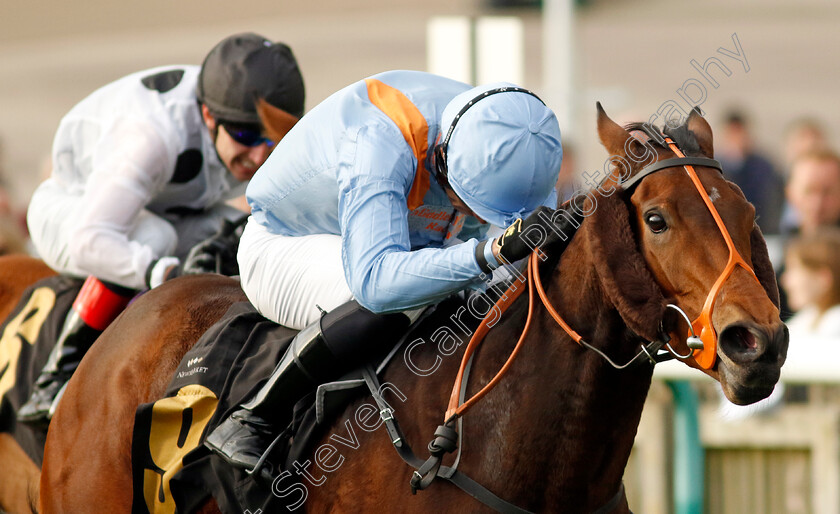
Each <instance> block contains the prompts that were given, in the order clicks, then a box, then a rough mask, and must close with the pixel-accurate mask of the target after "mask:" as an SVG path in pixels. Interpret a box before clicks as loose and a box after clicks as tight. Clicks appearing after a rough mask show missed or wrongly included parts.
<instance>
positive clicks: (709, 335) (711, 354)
mask: <svg viewBox="0 0 840 514" xmlns="http://www.w3.org/2000/svg"><path fill="white" fill-rule="evenodd" d="M665 143H666V144H667V145H668V147H669V148H670V149H671V150H672V151H673V152H674V153H675V154H676V155H677V157H678V158H677V159H667V160H663V161H657V162H656V163H653V164H651V165H649V166H647V167H645V168H644V169H642V170H641V171H639V172H638V173H637V174H636V175H634V176H633V177H632V178H631V179H629V180H627V181H626V182H625V183H623V184H622V187H623V188H624V189H625V190H628V189H630V188H632V187H634V186H635V185H636V184H638V182H640V181H641V179H643V178H644V177H646V176H647V175H649V174H651V173H654V172H656V171H659V170H662V169H666V168H670V167H674V166H682V167H683V168H684V169H685V171H686V173H687V174H688V176H689V178H690V179H691V181H692V183H693V184H694V187H695V188H696V189H697V192H698V193H699V194H700V197H701V198H702V199H703V202H704V203H705V204H706V208H707V209H708V210H709V212H710V213H711V215H712V217H713V218H714V220H715V223H716V224H717V227H718V230H720V233H721V235H722V236H723V239H724V241H725V242H726V246H727V248H728V249H729V259H728V261H727V263H726V266H725V267H724V269H723V271H722V272H721V274H720V276H718V278H717V280H716V281H715V283H714V285H713V286H712V288H711V289H710V290H709V294H708V295H707V296H706V301H705V302H704V304H703V309H702V311H701V312H700V315H699V316H698V317H697V318H696V319H695V320H694V321H693V322H691V327H689V332H688V334H687V335H688V336H692V337H693V336H694V334H695V332H699V335H700V339H701V341H702V342H703V348H701V349H694V350H693V351H692V352H691V353H690V354H687V355H678V354H676V352H674V351H673V348H671V347H670V346H669V345H667V344H666V346H668V348H670V349H671V352H672V353H673V354H674V355H676V356H677V357H678V358H683V359H685V358H688V357H689V356H690V357H693V358H694V361H695V362H696V363H697V365H698V366H700V367H701V368H702V369H711V368H712V367H713V366H714V364H715V361H716V359H717V332H716V331H715V328H714V325H713V324H712V312H713V310H714V306H715V301H716V300H717V297H718V295H719V294H720V289H721V287H722V286H723V284H724V282H726V280H727V279H728V278H729V277H730V276H731V275H732V272H733V271H734V270H735V268H736V267H737V266H741V267H742V268H744V269H745V270H747V272H748V273H749V274H750V275H751V276H752V277H753V278H754V279H755V280H756V282H758V283H759V285H760V284H761V282H760V281H759V280H758V277H756V275H755V272H754V271H753V269H752V267H751V266H750V265H749V264H748V263H747V262H746V260H744V258H743V257H742V256H741V254H740V253H739V252H738V249H737V248H735V243H734V242H733V241H732V236H731V235H730V234H729V231H728V230H727V228H726V225H725V224H724V223H723V219H722V218H721V216H720V213H718V211H717V209H716V208H715V206H714V203H713V202H712V199H711V198H710V197H709V195H708V193H706V189H705V188H704V187H703V183H702V182H700V178H699V177H698V176H697V172H696V171H695V170H694V165H703V166H709V167H713V168H717V169H721V168H720V163H718V162H717V161H715V160H712V159H705V158H691V157H686V156H685V154H684V153H683V152H682V151H681V150H680V148H679V147H678V146H677V145H676V143H675V142H674V141H673V140H672V139H671V138H670V137H667V136H665ZM538 258H539V250H537V251H535V252H534V253H532V254H531V257H530V258H529V259H528V270H527V278H525V277H519V279H518V280H517V281H515V282H514V283H513V284H512V285H511V286H510V288H509V289H508V290H507V292H506V293H505V294H503V295H502V297H501V298H500V299H499V301H498V302H497V303H496V305H495V307H494V309H491V310H490V311H489V313H488V315H487V317H486V318H485V319H484V320H483V321H482V322H481V324H480V325H479V326H478V329H476V332H475V333H474V334H473V336H472V338H471V339H470V342H469V344H468V345H467V348H466V350H465V351H464V356H463V358H462V360H461V367H460V368H459V370H458V374H457V376H456V377H455V384H454V386H453V388H452V394H451V396H450V398H449V406H448V408H447V410H446V415H445V417H444V419H445V420H446V422H449V421H452V420H454V419H455V418H458V417H460V416H462V415H463V414H464V412H466V411H467V410H468V409H469V408H470V407H472V406H473V405H474V404H475V403H476V402H478V400H480V399H481V397H483V396H484V395H485V394H487V393H488V392H489V391H490V390H491V389H492V388H493V387H495V386H496V384H497V383H498V382H499V381H500V380H501V378H502V376H503V375H504V374H505V373H506V372H507V371H508V369H510V365H511V364H512V362H513V360H514V359H515V358H516V355H517V354H518V353H519V350H520V348H521V346H522V343H523V341H524V340H525V336H526V335H527V334H528V331H529V330H530V326H531V319H532V316H533V312H534V290H536V291H537V292H538V294H539V297H540V299H541V300H542V303H543V305H544V306H545V308H546V310H547V311H548V313H549V314H550V315H551V317H552V318H554V320H555V321H556V322H557V324H558V325H560V327H562V328H563V330H564V331H565V332H566V333H567V334H568V335H569V336H570V337H571V338H572V339H573V340H574V341H575V342H576V343H578V344H579V345H581V346H583V347H585V348H588V349H590V350H593V351H595V352H597V353H598V354H599V355H601V356H602V357H604V358H605V359H607V360H608V361H609V363H610V364H612V365H613V367H615V368H619V369H621V368H624V367H626V366H628V365H629V364H631V363H632V362H635V361H636V359H637V357H639V356H640V355H642V354H643V353H644V354H647V356H648V357H649V358H650V359H651V360H652V361H654V358H653V356H652V355H651V354H650V353H649V351H648V349H647V348H646V347H645V346H642V352H640V353H639V354H637V356H636V357H634V358H633V359H632V360H631V361H630V362H628V363H626V364H624V365H620V366H619V365H616V364H615V363H613V362H612V361H611V360H610V359H609V358H608V357H607V356H606V355H604V354H603V353H602V352H601V351H600V350H598V349H597V348H594V347H593V346H591V345H589V344H588V343H587V342H586V341H584V340H583V338H582V337H581V336H580V334H578V333H577V332H575V331H574V330H573V329H572V328H571V327H570V326H569V324H568V323H566V322H565V320H563V317H562V316H560V314H558V312H557V310H556V309H555V308H554V307H553V306H552V305H551V301H550V300H549V298H548V296H547V295H546V293H545V290H544V288H543V285H542V282H541V280H540V276H539V270H538ZM526 282H527V284H528V297H529V303H528V317H527V319H526V322H525V327H524V328H523V330H522V334H521V335H520V337H519V340H518V341H517V343H516V346H515V347H514V349H513V351H512V352H511V354H510V356H509V357H508V359H507V361H506V362H505V364H504V365H503V366H502V368H501V369H500V370H499V372H498V373H497V374H496V376H494V377H493V379H492V380H491V381H490V382H489V383H488V384H487V385H485V386H484V387H483V388H482V389H481V390H480V391H479V392H478V393H476V394H475V395H473V396H472V397H471V398H470V399H469V400H467V401H465V402H463V403H460V393H461V388H462V387H463V384H462V382H463V378H464V372H465V369H466V367H467V363H468V362H469V360H470V358H471V357H472V355H473V354H474V352H475V350H476V349H477V347H478V345H479V344H480V343H481V341H482V340H483V339H484V336H485V335H486V334H487V332H488V331H489V330H490V327H489V325H488V320H490V319H491V314H490V313H494V314H498V315H501V313H503V312H504V311H505V310H506V309H507V308H508V307H509V306H510V305H511V304H512V303H513V301H514V300H516V298H518V297H519V296H520V295H521V294H522V293H523V292H524V291H525V289H524V287H522V286H524V285H525V283H526ZM678 310H679V309H678ZM663 344H664V343H663ZM660 346H661V345H660Z"/></svg>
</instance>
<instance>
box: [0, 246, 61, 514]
mask: <svg viewBox="0 0 840 514" xmlns="http://www.w3.org/2000/svg"><path fill="white" fill-rule="evenodd" d="M55 274H56V272H55V271H53V270H52V269H51V268H49V267H48V266H47V265H46V264H44V262H43V261H41V260H39V259H35V258H33V257H29V256H26V255H4V256H2V257H0V320H5V319H6V318H8V317H9V314H10V313H11V312H12V309H14V307H15V305H17V303H18V301H19V300H20V298H21V295H22V294H23V292H24V291H25V290H26V288H28V287H29V286H31V285H32V284H34V283H35V282H37V281H38V280H41V279H43V278H47V277H50V276H53V275H55ZM7 344H8V347H7ZM19 344H22V343H20V341H18V340H14V341H8V342H4V343H2V344H0V372H2V376H3V378H6V375H7V374H9V375H8V377H9V378H8V379H7V380H9V379H13V377H14V368H15V366H16V362H17V356H18V350H19V348H17V347H16V345H19ZM10 369H11V370H12V371H11V373H10ZM11 386H12V384H10V383H5V381H4V380H0V396H2V394H3V393H4V392H5V390H6V389H7V388H8V387H11ZM3 415H4V416H5V415H10V416H13V415H14V412H5V411H4V412H3ZM9 422H12V423H13V422H14V421H8V420H2V424H3V426H7V425H8V423H9ZM0 466H2V469H3V473H2V474H3V480H0V510H3V511H7V512H13V513H17V512H28V511H29V508H30V505H31V504H33V503H34V501H35V500H37V498H38V483H39V480H40V469H39V468H38V465H37V464H35V462H33V461H32V459H31V458H30V457H29V455H28V454H27V453H26V452H25V451H24V450H23V448H21V446H20V444H19V443H18V442H17V440H15V438H14V436H13V435H12V434H11V433H9V432H0Z"/></svg>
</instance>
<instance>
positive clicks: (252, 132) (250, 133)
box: [219, 121, 277, 148]
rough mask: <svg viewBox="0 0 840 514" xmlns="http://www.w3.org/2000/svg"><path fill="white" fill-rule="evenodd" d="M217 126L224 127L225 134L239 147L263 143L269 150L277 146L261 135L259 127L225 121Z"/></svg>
mask: <svg viewBox="0 0 840 514" xmlns="http://www.w3.org/2000/svg"><path fill="white" fill-rule="evenodd" d="M219 125H222V126H223V127H225V132H227V133H228V135H230V137H231V139H233V140H234V141H236V142H237V143H239V144H240V145H244V146H248V147H254V146H259V145H261V144H263V143H265V144H266V145H267V146H268V147H269V148H271V147H273V146H274V145H276V144H277V143H276V142H274V141H272V140H271V139H268V138H267V137H264V136H263V135H262V130H261V129H260V127H259V125H243V124H241V123H231V122H227V121H222V122H220V123H219Z"/></svg>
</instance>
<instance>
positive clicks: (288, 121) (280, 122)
mask: <svg viewBox="0 0 840 514" xmlns="http://www.w3.org/2000/svg"><path fill="white" fill-rule="evenodd" d="M257 115H258V116H259V117H260V121H261V122H262V125H263V128H264V129H265V135H266V137H268V138H269V139H271V140H273V141H280V140H281V139H283V137H284V136H285V135H286V134H287V133H288V132H289V131H290V130H292V127H294V126H295V123H297V122H298V119H299V118H298V117H297V116H294V115H292V114H289V113H288V112H286V111H284V110H283V109H280V108H278V107H274V106H273V105H271V104H270V103H268V102H266V101H265V100H263V99H262V98H258V99H257Z"/></svg>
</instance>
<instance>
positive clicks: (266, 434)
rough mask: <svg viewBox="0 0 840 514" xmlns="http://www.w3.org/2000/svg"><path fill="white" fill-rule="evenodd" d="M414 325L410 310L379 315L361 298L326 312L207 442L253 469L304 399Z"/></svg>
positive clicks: (228, 458) (236, 462) (237, 463)
mask: <svg viewBox="0 0 840 514" xmlns="http://www.w3.org/2000/svg"><path fill="white" fill-rule="evenodd" d="M408 325H409V318H408V316H406V315H405V314H400V313H397V314H382V315H379V314H374V313H372V312H370V311H368V310H366V309H364V308H363V307H361V306H360V305H359V304H358V303H356V302H355V301H352V302H348V303H345V304H344V305H341V306H340V307H338V308H336V309H335V310H333V311H331V312H329V313H327V314H325V315H323V316H322V317H321V319H320V320H318V321H316V322H315V323H313V324H312V325H309V326H308V327H306V328H304V329H303V330H301V331H300V333H298V335H297V336H295V338H294V340H293V341H292V342H291V344H290V345H289V348H288V349H287V350H286V353H285V354H284V355H283V358H282V359H281V360H280V363H279V364H277V367H276V368H274V371H273V372H272V373H271V376H270V377H269V379H268V382H266V384H265V385H264V386H263V387H262V388H261V389H260V390H259V391H257V394H256V395H255V396H254V397H253V398H251V399H250V400H249V401H248V402H247V403H245V404H243V405H242V408H240V409H239V410H236V411H234V412H233V414H231V415H230V417H229V418H228V419H226V420H225V421H224V422H222V423H221V424H220V425H219V426H218V427H216V429H215V430H213V432H211V433H210V435H209V436H207V439H206V440H205V442H204V444H205V445H206V446H207V447H208V448H210V449H211V450H213V451H214V452H215V453H217V454H218V455H219V456H220V457H222V458H223V459H224V460H226V461H227V462H229V463H230V464H232V465H233V466H236V467H240V468H246V469H248V470H253V469H254V468H255V467H256V465H257V462H258V461H259V459H260V457H261V456H262V455H263V453H265V451H266V450H267V449H268V446H269V445H270V444H271V443H272V441H274V439H275V438H276V436H277V435H278V434H279V433H280V431H281V430H282V429H283V428H284V427H285V424H286V423H288V421H289V418H290V416H291V412H292V408H293V407H294V405H295V404H296V403H297V402H298V400H300V399H301V398H302V397H303V396H305V395H306V394H307V393H308V392H310V391H312V390H313V389H315V388H316V387H317V386H318V385H320V384H322V383H324V382H327V381H329V380H332V379H335V378H337V377H338V376H340V375H341V374H342V373H346V372H347V371H350V370H351V369H353V367H354V366H356V365H359V364H361V363H362V362H364V361H365V360H367V359H368V358H369V357H371V356H372V355H374V354H376V353H378V352H379V351H381V350H383V349H385V348H389V347H390V346H392V345H394V344H395V343H396V342H397V341H398V340H399V338H400V337H401V336H402V335H403V334H404V333H405V331H406V329H407V328H408Z"/></svg>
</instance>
